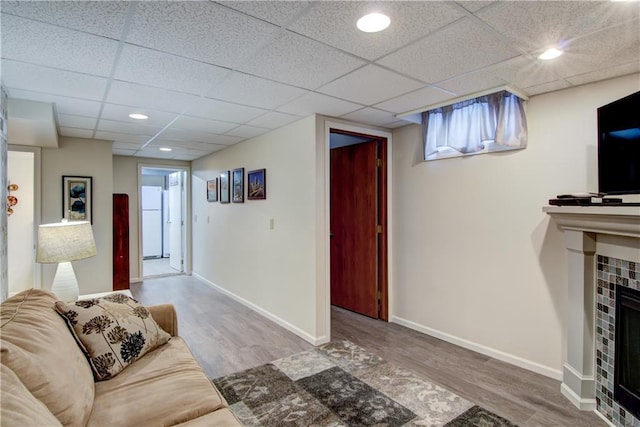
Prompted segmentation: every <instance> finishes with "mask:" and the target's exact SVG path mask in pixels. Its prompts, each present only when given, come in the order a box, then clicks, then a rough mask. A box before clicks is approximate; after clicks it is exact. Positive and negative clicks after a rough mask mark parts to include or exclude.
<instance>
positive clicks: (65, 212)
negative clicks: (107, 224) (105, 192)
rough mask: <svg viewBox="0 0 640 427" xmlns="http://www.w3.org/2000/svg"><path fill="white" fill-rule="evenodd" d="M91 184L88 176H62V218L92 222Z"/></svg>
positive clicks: (90, 178)
mask: <svg viewBox="0 0 640 427" xmlns="http://www.w3.org/2000/svg"><path fill="white" fill-rule="evenodd" d="M91 184H92V177H90V176H69V175H63V176H62V218H64V219H66V220H67V221H89V222H93V217H92V215H91V210H92V205H93V195H92V192H91Z"/></svg>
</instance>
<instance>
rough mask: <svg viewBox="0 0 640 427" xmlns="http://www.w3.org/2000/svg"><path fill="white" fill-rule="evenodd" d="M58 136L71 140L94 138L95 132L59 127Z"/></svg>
mask: <svg viewBox="0 0 640 427" xmlns="http://www.w3.org/2000/svg"><path fill="white" fill-rule="evenodd" d="M58 135H60V136H68V137H71V138H93V130H89V129H76V128H72V127H64V126H58Z"/></svg>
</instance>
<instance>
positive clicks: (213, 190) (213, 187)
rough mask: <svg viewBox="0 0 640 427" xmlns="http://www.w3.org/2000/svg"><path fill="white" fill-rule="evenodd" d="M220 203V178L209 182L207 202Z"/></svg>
mask: <svg viewBox="0 0 640 427" xmlns="http://www.w3.org/2000/svg"><path fill="white" fill-rule="evenodd" d="M217 201H218V178H215V179H212V180H209V181H207V202H217Z"/></svg>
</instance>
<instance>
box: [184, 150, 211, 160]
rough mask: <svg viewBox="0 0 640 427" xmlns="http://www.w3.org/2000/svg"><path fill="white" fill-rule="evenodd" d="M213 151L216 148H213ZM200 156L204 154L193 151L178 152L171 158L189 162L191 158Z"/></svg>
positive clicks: (194, 158)
mask: <svg viewBox="0 0 640 427" xmlns="http://www.w3.org/2000/svg"><path fill="white" fill-rule="evenodd" d="M214 151H217V150H214ZM212 152H213V151H212ZM209 154H210V153H209ZM200 157H204V155H198V154H195V153H193V154H178V155H177V156H175V157H174V158H173V160H182V161H185V162H190V161H192V160H196V159H199V158H200Z"/></svg>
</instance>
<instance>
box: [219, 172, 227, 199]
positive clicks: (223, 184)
mask: <svg viewBox="0 0 640 427" xmlns="http://www.w3.org/2000/svg"><path fill="white" fill-rule="evenodd" d="M219 184H220V185H219V187H220V203H229V171H224V172H220V182H219Z"/></svg>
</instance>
